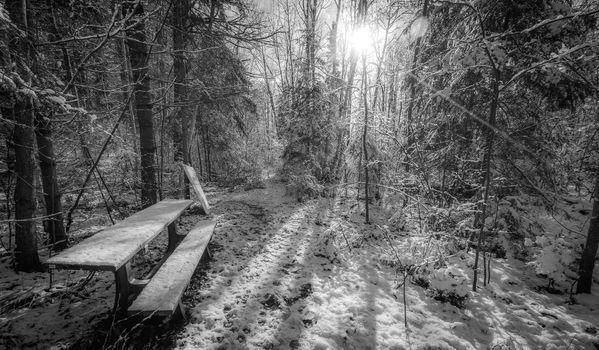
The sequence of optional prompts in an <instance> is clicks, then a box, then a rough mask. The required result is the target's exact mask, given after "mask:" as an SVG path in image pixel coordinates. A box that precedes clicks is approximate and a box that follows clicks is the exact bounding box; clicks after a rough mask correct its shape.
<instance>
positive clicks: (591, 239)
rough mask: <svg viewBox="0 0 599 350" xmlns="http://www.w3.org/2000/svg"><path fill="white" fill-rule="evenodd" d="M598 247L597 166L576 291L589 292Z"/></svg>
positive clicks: (598, 180) (598, 175) (598, 204)
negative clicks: (589, 219)
mask: <svg viewBox="0 0 599 350" xmlns="http://www.w3.org/2000/svg"><path fill="white" fill-rule="evenodd" d="M598 247H599V167H598V168H597V172H596V173H595V189H594V191H593V213H592V214H591V222H590V224H589V231H588V234H587V240H586V243H585V245H584V250H583V251H582V258H581V259H580V269H579V271H580V272H579V273H580V277H579V279H578V286H577V287H576V293H591V286H592V285H593V269H594V267H595V259H596V257H597V248H598Z"/></svg>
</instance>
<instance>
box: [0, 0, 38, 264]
mask: <svg viewBox="0 0 599 350" xmlns="http://www.w3.org/2000/svg"><path fill="white" fill-rule="evenodd" d="M6 8H7V10H8V13H9V15H10V19H11V20H12V21H13V23H15V24H16V25H17V27H18V28H19V29H21V30H22V31H23V32H24V33H26V36H25V37H23V36H15V37H14V39H13V40H12V41H11V43H10V44H11V45H10V46H11V49H12V51H13V53H17V52H23V53H24V54H25V59H26V62H25V63H29V62H31V60H33V59H34V58H33V52H32V50H33V49H32V47H31V43H30V41H29V40H30V36H29V24H30V23H29V20H30V18H28V16H27V2H26V1H25V0H9V1H6ZM20 59H21V58H20V57H18V56H17V55H13V62H15V63H16V64H17V66H18V67H20V68H21V69H20V72H19V73H21V74H27V73H26V72H27V70H25V69H24V68H25V67H24V63H23V62H20ZM29 78H30V79H33V77H31V76H30V77H29ZM28 80H29V79H28ZM23 83H24V82H23V81H21V84H20V85H21V86H19V89H20V92H19V93H17V95H16V96H15V100H16V101H15V104H14V106H13V108H12V118H13V120H14V121H15V128H14V134H13V135H14V136H13V144H14V148H15V159H16V162H15V170H14V171H15V176H16V178H17V182H16V186H15V194H14V199H15V243H16V247H15V259H16V266H17V269H18V270H21V271H41V270H42V266H41V263H40V260H39V256H38V253H37V237H36V235H35V225H34V222H33V216H34V213H35V198H34V191H35V177H34V169H35V161H34V152H33V150H34V145H35V136H34V124H33V121H34V119H35V105H34V103H35V94H34V93H33V91H32V90H31V89H30V88H29V87H28V86H26V85H24V84H23Z"/></svg>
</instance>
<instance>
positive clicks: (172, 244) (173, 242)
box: [166, 222, 185, 255]
mask: <svg viewBox="0 0 599 350" xmlns="http://www.w3.org/2000/svg"><path fill="white" fill-rule="evenodd" d="M183 238H185V236H183V235H178V234H177V225H176V224H175V223H174V222H173V223H171V224H170V225H168V248H167V249H166V253H167V255H168V254H170V253H172V252H173V251H174V250H175V248H176V247H177V245H178V244H179V243H181V241H182V240H183Z"/></svg>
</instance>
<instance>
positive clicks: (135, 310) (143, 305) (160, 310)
mask: <svg viewBox="0 0 599 350" xmlns="http://www.w3.org/2000/svg"><path fill="white" fill-rule="evenodd" d="M215 225H216V222H215V221H211V220H206V221H202V222H200V223H199V224H198V225H196V226H195V227H194V228H192V229H191V231H189V233H188V234H187V235H186V236H185V238H184V239H183V241H182V242H181V243H180V244H179V245H178V246H177V248H176V249H175V251H174V252H173V253H172V254H171V256H170V257H169V258H168V260H166V262H165V263H164V265H162V267H161V268H160V269H159V270H158V272H156V274H155V275H154V277H152V279H151V280H150V282H149V283H148V284H147V285H146V287H145V288H144V289H143V290H142V291H141V293H140V294H139V296H138V297H137V299H135V301H133V304H131V306H130V307H129V315H145V316H147V315H160V316H169V315H171V314H172V313H173V312H174V311H175V309H176V308H177V306H178V305H179V301H180V300H181V296H182V295H183V291H185V288H186V287H187V285H188V284H189V281H190V280H191V276H192V275H193V272H194V271H195V269H196V267H197V265H198V263H199V262H200V259H201V258H202V254H203V253H204V250H206V247H207V246H208V242H210V238H211V237H212V233H213V232H214V226H215Z"/></svg>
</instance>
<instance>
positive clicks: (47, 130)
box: [35, 114, 67, 250]
mask: <svg viewBox="0 0 599 350" xmlns="http://www.w3.org/2000/svg"><path fill="white" fill-rule="evenodd" d="M35 123H36V125H35V135H36V139H37V148H38V160H39V166H40V170H41V176H42V188H43V189H44V201H45V203H46V216H47V219H46V222H45V225H44V227H45V229H46V232H47V233H48V235H49V238H50V243H51V244H52V247H53V249H55V250H62V249H64V248H66V246H67V236H66V232H65V230H64V223H63V218H62V204H61V202H60V191H59V190H58V184H57V183H56V157H55V155H54V145H53V144H52V127H51V125H50V120H47V119H45V118H43V117H42V116H41V115H39V114H38V115H37V116H36V118H35Z"/></svg>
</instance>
